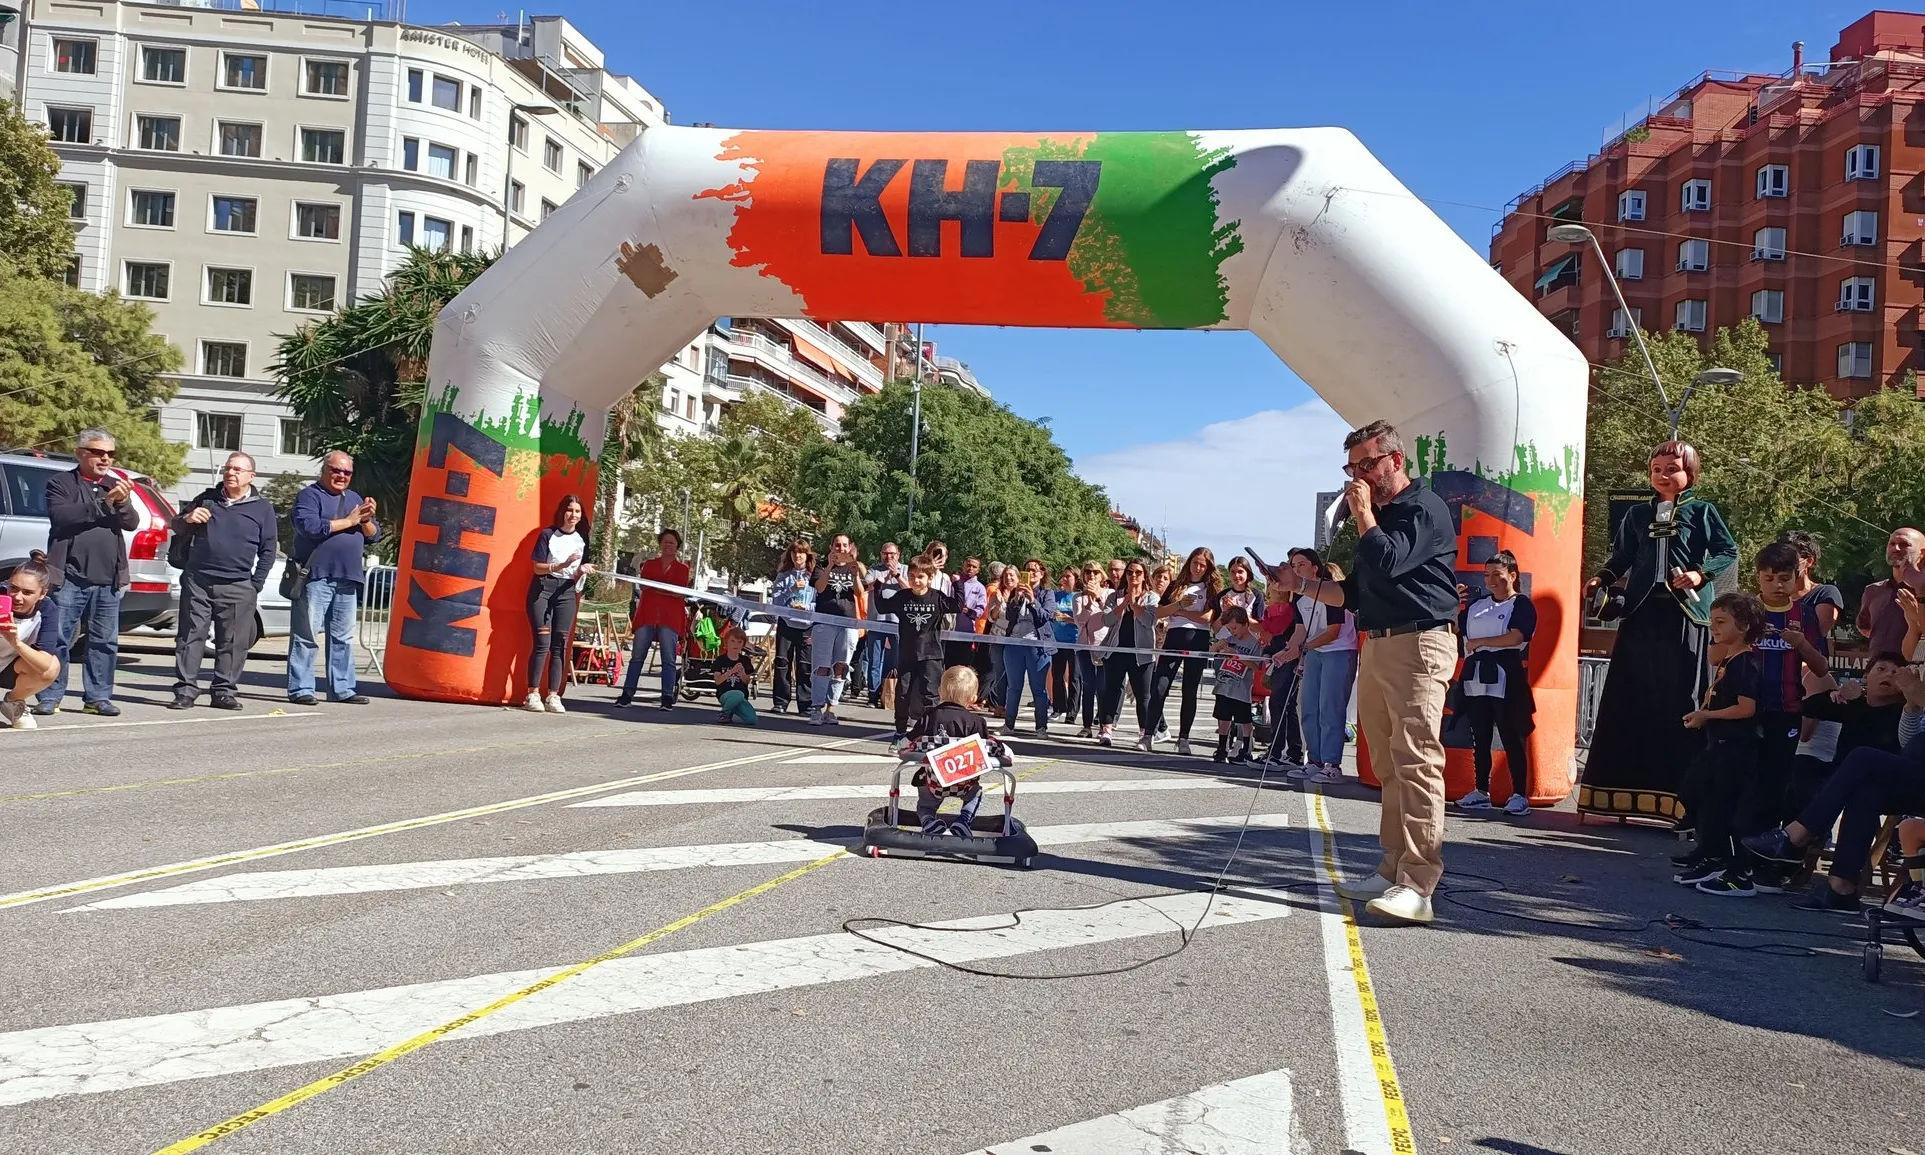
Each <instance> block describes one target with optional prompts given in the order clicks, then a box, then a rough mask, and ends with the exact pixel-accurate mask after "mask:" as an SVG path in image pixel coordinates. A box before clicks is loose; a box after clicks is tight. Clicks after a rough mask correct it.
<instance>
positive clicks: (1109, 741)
mask: <svg viewBox="0 0 1925 1155" xmlns="http://www.w3.org/2000/svg"><path fill="white" fill-rule="evenodd" d="M1096 744H1097V745H1098V746H1114V745H1116V736H1115V735H1114V734H1111V733H1110V732H1109V731H1108V730H1105V731H1103V732H1102V733H1101V734H1098V735H1097V736H1096Z"/></svg>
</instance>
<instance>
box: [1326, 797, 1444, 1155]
mask: <svg viewBox="0 0 1925 1155" xmlns="http://www.w3.org/2000/svg"><path fill="white" fill-rule="evenodd" d="M1306 796H1307V797H1308V798H1309V799H1310V806H1311V813H1312V814H1313V815H1314V816H1315V818H1316V820H1317V827H1318V829H1320V830H1322V831H1323V869H1324V873H1325V874H1326V875H1328V876H1329V878H1330V885H1331V888H1332V891H1333V897H1334V898H1335V899H1336V900H1337V904H1338V908H1339V909H1341V910H1342V911H1343V929H1344V940H1345V942H1346V944H1347V945H1348V946H1349V948H1350V976H1351V978H1352V980H1353V981H1354V982H1355V983H1356V986H1357V1003H1358V1005H1359V1006H1360V1007H1361V1008H1362V1010H1363V1019H1364V1036H1365V1040H1366V1041H1367V1042H1368V1043H1369V1044H1370V1062H1371V1065H1372V1066H1373V1067H1374V1068H1375V1069H1376V1072H1377V1086H1378V1087H1379V1089H1380V1090H1381V1091H1382V1092H1383V1098H1384V1121H1385V1122H1386V1123H1388V1124H1389V1126H1390V1143H1391V1149H1392V1150H1393V1151H1396V1152H1397V1153H1398V1155H1405V1153H1406V1152H1411V1153H1414V1152H1415V1151H1416V1150H1417V1138H1416V1136H1415V1135H1413V1134H1412V1133H1411V1129H1410V1113H1409V1112H1408V1111H1407V1110H1406V1109H1405V1107H1404V1089H1403V1086H1402V1085H1401V1084H1399V1083H1398V1082H1397V1067H1396V1065H1395V1064H1394V1063H1392V1062H1391V1059H1390V1040H1389V1038H1388V1037H1387V1036H1386V1035H1385V1034H1384V1019H1383V1014H1382V1013H1381V1012H1380V1011H1379V1010H1378V1009H1377V992H1376V989H1375V988H1374V987H1373V986H1372V985H1371V982H1370V966H1369V964H1368V963H1367V962H1366V961H1365V960H1364V940H1363V936H1362V935H1360V934H1359V933H1358V932H1357V912H1356V908H1355V907H1353V906H1352V905H1351V903H1350V900H1349V899H1347V898H1345V897H1344V896H1343V895H1341V894H1336V893H1334V892H1335V888H1336V886H1337V885H1338V884H1339V883H1341V882H1342V881H1343V874H1342V872H1341V871H1340V870H1339V869H1338V867H1337V839H1336V834H1335V832H1334V831H1332V830H1331V828H1330V818H1329V815H1328V813H1327V812H1326V811H1325V810H1324V801H1323V793H1322V792H1321V791H1318V792H1315V793H1310V794H1307V795H1306Z"/></svg>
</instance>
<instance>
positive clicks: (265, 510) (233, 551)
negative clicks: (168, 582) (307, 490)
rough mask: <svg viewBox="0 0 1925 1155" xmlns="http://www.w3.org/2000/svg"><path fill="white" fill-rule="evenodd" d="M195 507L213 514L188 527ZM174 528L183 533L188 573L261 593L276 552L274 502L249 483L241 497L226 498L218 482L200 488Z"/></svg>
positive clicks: (276, 523)
mask: <svg viewBox="0 0 1925 1155" xmlns="http://www.w3.org/2000/svg"><path fill="white" fill-rule="evenodd" d="M196 509H205V510H207V511H208V513H210V514H212V515H213V516H212V519H211V520H210V521H208V523H207V524H206V525H192V524H190V523H189V522H188V521H187V515H188V514H190V513H192V512H193V511H194V510H196ZM174 532H175V533H180V534H186V535H187V536H188V538H189V540H190V541H191V542H192V544H191V545H189V546H188V549H187V572H188V573H191V574H193V575H194V576H195V577H197V578H200V579H201V580H202V581H207V582H220V583H226V582H239V581H246V582H252V583H253V584H254V592H256V593H259V592H260V591H261V589H262V587H264V586H266V585H267V574H268V571H269V570H271V569H273V568H274V558H275V557H276V555H278V554H279V552H280V535H279V530H278V522H277V519H276V517H275V514H274V506H273V504H272V503H271V502H269V501H268V500H267V499H266V498H265V497H262V496H261V495H260V494H259V493H258V492H257V491H256V490H255V489H254V488H253V487H251V486H250V487H249V488H248V491H247V493H246V494H244V495H243V496H242V497H241V499H240V500H239V501H235V502H229V501H228V500H227V499H226V498H225V497H224V496H223V495H222V492H221V487H220V486H218V485H217V486H212V487H210V488H208V489H204V490H202V491H201V492H200V493H199V494H198V495H197V496H195V498H194V500H193V501H192V502H191V503H189V505H188V506H187V508H186V509H183V510H181V512H180V515H179V516H178V517H176V518H175V519H174Z"/></svg>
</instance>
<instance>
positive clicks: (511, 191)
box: [508, 180, 528, 213]
mask: <svg viewBox="0 0 1925 1155" xmlns="http://www.w3.org/2000/svg"><path fill="white" fill-rule="evenodd" d="M527 200H528V189H527V187H526V186H524V185H523V184H522V183H521V182H520V181H518V180H511V181H509V182H508V211H509V212H515V213H518V212H520V211H522V206H523V205H524V204H526V203H527Z"/></svg>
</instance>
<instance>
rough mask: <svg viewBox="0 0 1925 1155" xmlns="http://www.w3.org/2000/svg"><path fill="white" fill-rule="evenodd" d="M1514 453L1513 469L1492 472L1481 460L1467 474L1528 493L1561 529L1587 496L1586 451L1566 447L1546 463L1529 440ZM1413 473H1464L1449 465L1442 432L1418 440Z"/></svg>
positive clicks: (1493, 470)
mask: <svg viewBox="0 0 1925 1155" xmlns="http://www.w3.org/2000/svg"><path fill="white" fill-rule="evenodd" d="M1511 452H1512V454H1513V456H1514V457H1515V461H1514V462H1513V463H1512V466H1511V468H1508V469H1489V468H1486V467H1485V465H1484V463H1483V461H1482V460H1479V461H1477V462H1475V463H1474V464H1472V466H1471V468H1470V469H1469V470H1468V471H1467V472H1470V473H1474V474H1476V475H1477V476H1478V477H1481V478H1484V479H1485V480H1487V481H1494V482H1496V483H1497V484H1499V485H1501V486H1503V487H1504V488H1506V489H1510V490H1514V491H1516V492H1518V493H1524V494H1529V495H1530V496H1531V497H1533V498H1535V499H1537V502H1538V504H1539V505H1540V506H1542V507H1546V508H1548V509H1549V510H1550V513H1551V518H1552V521H1553V522H1554V523H1555V524H1556V526H1557V528H1559V529H1560V530H1561V529H1562V528H1563V526H1564V518H1565V515H1566V514H1568V513H1569V512H1570V510H1571V506H1572V503H1573V502H1574V501H1575V500H1576V499H1577V498H1578V497H1580V496H1582V495H1583V493H1584V461H1583V452H1582V451H1581V450H1580V449H1579V448H1578V447H1577V446H1574V445H1567V446H1565V447H1564V449H1563V452H1562V454H1561V455H1560V458H1561V459H1560V460H1549V461H1547V460H1545V459H1544V457H1543V456H1542V455H1541V454H1539V453H1538V450H1537V444H1536V442H1529V441H1527V442H1525V443H1524V444H1522V445H1517V446H1513V447H1512V450H1511ZM1410 471H1411V473H1413V474H1414V475H1416V476H1418V477H1428V476H1430V475H1431V474H1433V473H1443V472H1446V471H1458V472H1465V471H1462V470H1459V468H1458V467H1457V466H1454V465H1452V464H1450V451H1449V446H1448V445H1447V444H1446V443H1445V438H1444V435H1443V434H1442V433H1441V432H1440V433H1438V434H1437V435H1436V436H1434V437H1432V436H1419V437H1417V438H1416V452H1415V453H1414V454H1412V455H1411V458H1410Z"/></svg>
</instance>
